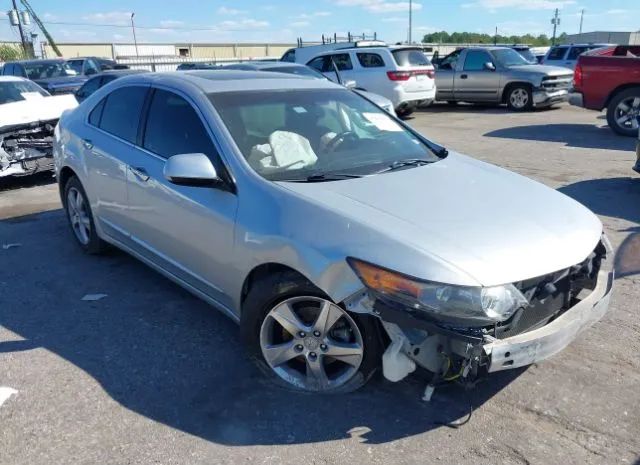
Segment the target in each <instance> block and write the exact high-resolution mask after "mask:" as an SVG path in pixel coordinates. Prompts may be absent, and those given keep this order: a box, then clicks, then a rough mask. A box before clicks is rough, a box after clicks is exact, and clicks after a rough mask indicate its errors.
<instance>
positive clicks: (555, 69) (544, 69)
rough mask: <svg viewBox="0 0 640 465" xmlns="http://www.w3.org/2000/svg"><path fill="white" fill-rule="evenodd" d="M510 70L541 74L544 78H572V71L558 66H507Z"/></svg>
mask: <svg viewBox="0 0 640 465" xmlns="http://www.w3.org/2000/svg"><path fill="white" fill-rule="evenodd" d="M509 69H510V70H513V71H521V72H523V73H535V74H541V75H544V76H565V75H567V76H573V71H571V70H570V69H567V68H562V67H560V66H549V65H518V66H509Z"/></svg>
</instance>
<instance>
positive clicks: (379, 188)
mask: <svg viewBox="0 0 640 465" xmlns="http://www.w3.org/2000/svg"><path fill="white" fill-rule="evenodd" d="M58 128H59V129H58V131H57V132H56V140H55V163H56V171H57V175H58V176H57V178H58V183H59V186H60V193H61V196H62V201H63V205H64V208H65V210H66V213H67V217H68V220H69V225H70V234H71V235H72V237H73V238H74V240H75V241H76V242H77V243H78V245H79V246H80V248H81V249H82V250H84V251H86V252H88V253H99V252H100V251H102V250H104V247H105V245H106V244H112V245H115V246H117V247H119V248H121V249H123V250H125V251H127V252H129V253H131V254H132V255H134V256H135V257H137V258H139V259H140V260H142V261H143V262H145V263H147V264H148V265H150V266H151V267H153V268H155V269H156V270H158V271H160V272H161V273H163V274H164V275H165V276H167V277H168V278H170V279H172V280H174V281H175V282H177V283H179V284H180V285H182V286H184V287H185V288H186V289H188V290H189V291H191V292H193V293H194V294H195V295H197V296H199V297H201V298H203V299H204V300H206V301H207V302H209V303H211V304H213V305H214V306H216V307H217V308H218V309H220V310H221V311H222V312H224V313H225V314H226V315H228V316H229V317H231V318H232V319H233V320H235V321H237V322H239V324H240V329H241V335H242V339H243V340H244V341H245V343H246V345H247V347H248V350H249V352H250V354H251V357H252V358H253V359H255V360H257V362H258V363H259V364H260V365H261V366H262V367H264V368H265V372H266V373H270V375H271V376H272V378H273V379H274V380H278V381H279V382H281V383H282V384H284V385H287V386H289V387H290V388H294V389H300V390H306V391H314V392H318V391H319V392H345V391H348V390H352V389H355V388H357V387H359V386H360V385H362V384H364V383H365V382H366V381H367V380H368V379H369V378H370V376H371V375H372V373H373V372H374V371H375V370H376V369H377V368H378V367H379V366H380V365H381V364H382V368H383V374H384V375H385V376H386V377H387V378H388V379H391V380H393V381H398V380H400V379H402V378H403V377H404V376H407V375H408V373H409V372H411V371H412V370H414V369H415V368H416V365H418V366H421V367H424V368H426V369H427V370H430V371H432V372H434V373H435V374H436V379H443V378H446V379H450V378H456V377H457V378H458V379H460V380H461V381H462V382H472V381H474V380H476V379H477V378H479V377H482V376H484V375H485V374H486V373H490V372H495V371H500V370H505V369H510V368H517V367H522V366H525V365H528V364H531V363H534V362H537V361H539V360H542V359H545V358H547V357H549V356H551V355H553V354H555V353H557V352H559V351H560V350H562V349H563V348H564V347H566V346H567V345H568V344H569V343H570V342H571V341H572V340H573V339H574V338H575V337H576V335H577V334H578V333H579V332H580V331H581V330H583V329H584V328H586V327H588V326H589V325H590V324H591V323H593V322H594V321H596V320H598V319H599V318H601V317H602V315H603V314H604V313H605V312H606V310H607V307H608V303H609V296H610V293H611V288H612V285H613V272H612V261H613V252H612V250H611V247H610V244H609V242H608V240H607V238H606V236H604V235H603V230H602V223H601V222H600V220H599V219H598V218H597V217H596V216H595V215H594V214H593V213H591V212H590V211H589V210H588V209H587V208H585V207H584V206H582V205H580V204H579V203H577V202H576V201H574V200H573V199H571V198H569V197H567V196H565V195H563V194H561V193H559V192H557V191H555V190H554V189H551V188H548V187H546V186H544V185H542V184H539V183H537V182H534V181H532V180H529V179H526V178H524V177H522V176H519V175H517V174H515V173H511V172H509V171H506V170H504V169H502V168H498V167H495V166H491V165H489V164H487V163H484V162H481V161H478V160H475V159H473V158H470V157H465V156H463V155H459V154H456V153H453V152H449V151H447V150H446V149H445V148H443V147H441V146H438V145H437V144H435V143H433V142H431V141H429V140H428V139H426V138H425V137H423V136H422V135H421V134H419V133H418V132H416V131H415V130H414V129H412V128H411V127H409V126H408V125H405V124H404V123H402V122H401V121H399V120H398V119H396V118H393V117H392V116H390V115H389V114H388V113H387V112H385V111H384V110H382V109H380V108H378V107H377V106H376V105H373V104H372V103H371V102H369V101H367V100H366V99H364V98H362V97H360V96H359V95H356V94H355V93H353V92H351V91H349V90H347V89H345V88H344V87H342V86H339V85H336V84H334V83H331V82H329V81H327V80H320V79H308V78H303V77H298V76H294V75H290V76H287V77H286V78H284V77H282V76H281V75H277V74H276V73H265V72H256V73H253V72H250V71H227V70H221V71H215V72H212V71H186V72H184V73H167V74H140V75H134V76H128V77H125V78H122V79H118V80H116V81H115V82H113V83H112V84H110V85H109V86H107V87H104V88H102V89H99V90H98V91H96V92H95V93H94V94H93V95H91V96H90V97H89V98H88V99H87V100H86V101H85V102H84V103H83V104H82V105H81V106H80V107H79V108H78V109H77V110H75V111H73V112H70V113H66V114H65V115H63V117H62V119H61V120H60V123H59V126H58ZM185 311H187V309H185ZM167 343H170V342H169V341H168V342H167Z"/></svg>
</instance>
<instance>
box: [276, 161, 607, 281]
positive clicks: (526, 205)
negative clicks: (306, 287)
mask: <svg viewBox="0 0 640 465" xmlns="http://www.w3.org/2000/svg"><path fill="white" fill-rule="evenodd" d="M280 184H281V185H282V186H284V187H285V188H287V189H290V190H292V191H295V192H296V193H297V194H299V195H303V196H305V197H306V198H307V200H309V201H311V202H314V203H316V204H320V205H321V206H323V207H325V208H327V209H330V210H333V211H335V212H337V213H339V214H341V215H342V216H343V217H346V218H350V219H351V220H352V221H358V222H361V223H364V224H366V225H367V227H369V228H374V229H375V231H376V232H377V233H381V234H384V235H385V236H386V237H387V238H389V239H390V240H392V241H394V242H395V243H401V244H403V245H408V246H411V247H413V248H414V249H415V250H417V251H420V252H421V253H424V254H427V255H431V256H432V257H434V258H437V259H439V260H440V261H442V262H446V263H448V264H450V265H452V266H454V267H455V268H457V269H458V270H460V272H462V273H465V274H467V275H469V276H471V277H473V278H474V279H475V280H476V281H477V282H478V283H480V284H482V285H484V286H493V285H499V284H506V283H512V282H517V281H522V280H525V279H529V278H534V277H538V276H542V275H544V274H547V273H551V272H553V271H558V270H561V269H564V268H568V267H570V266H572V265H575V264H577V263H579V262H581V261H583V260H584V259H586V258H587V256H588V255H589V254H590V253H591V252H592V251H593V250H594V248H595V247H596V245H597V243H598V241H599V240H600V237H601V234H602V224H601V222H600V220H599V219H598V218H597V217H596V216H595V215H594V214H593V213H592V212H591V211H589V210H588V209H587V208H585V207H584V206H582V205H581V204H579V203H578V202H576V201H575V200H573V199H571V198H569V197H567V196H565V195H564V194H561V193H559V192H557V191H555V190H553V189H550V188H548V187H546V186H544V185H542V184H539V183H537V182H535V181H532V180H530V179H528V178H525V177H522V176H520V175H517V174H515V173H512V172H510V171H507V170H504V169H502V168H498V167H496V166H493V165H489V164H486V163H483V162H480V161H477V160H474V159H472V158H469V157H465V156H462V155H459V154H454V153H451V154H450V155H449V156H448V157H447V158H446V159H444V160H441V161H439V162H437V163H433V164H431V165H426V166H421V167H416V168H410V169H405V170H402V171H396V172H391V173H386V174H380V175H374V176H368V177H364V178H357V179H350V180H344V181H333V182H322V183H292V182H286V183H280ZM327 227H331V226H330V225H328V226H327ZM362 240H366V238H363V239H362ZM358 258H362V259H365V260H366V259H367V257H358ZM416 259H418V260H419V255H418V254H416ZM379 264H380V265H382V266H387V267H392V266H393V268H394V269H396V270H397V271H400V272H403V271H404V272H405V273H406V272H407V271H406V270H403V269H398V268H399V267H401V265H400V264H399V263H396V264H393V263H379ZM412 268H414V267H412ZM414 269H415V268H414ZM426 273H428V272H426ZM407 274H410V273H407ZM417 277H419V278H422V279H431V280H437V279H436V277H434V276H428V275H423V276H417Z"/></svg>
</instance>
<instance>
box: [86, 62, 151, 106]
mask: <svg viewBox="0 0 640 465" xmlns="http://www.w3.org/2000/svg"><path fill="white" fill-rule="evenodd" d="M147 72H148V71H147V70H146V69H112V70H107V71H104V72H101V73H100V74H97V75H95V76H92V77H91V79H89V80H88V81H87V82H85V83H84V84H83V86H82V87H80V89H78V90H77V91H76V99H77V100H78V102H83V101H84V100H85V99H86V98H87V97H89V96H90V95H91V94H93V93H94V92H95V91H96V90H98V89H100V88H101V87H102V86H104V85H107V84H109V83H110V82H111V81H115V80H116V79H118V78H121V77H123V76H130V75H131V74H139V73H147Z"/></svg>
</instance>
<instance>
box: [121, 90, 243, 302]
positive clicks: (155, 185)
mask: <svg viewBox="0 0 640 465" xmlns="http://www.w3.org/2000/svg"><path fill="white" fill-rule="evenodd" d="M140 143H141V145H142V148H140V149H138V150H137V151H136V154H135V156H134V158H133V159H132V160H130V163H129V167H128V172H127V179H128V197H129V208H128V218H127V228H128V229H129V230H130V231H131V239H132V241H133V242H134V244H135V248H136V251H137V252H138V253H140V254H142V255H143V256H145V257H146V258H148V259H150V260H152V261H153V262H155V263H157V264H158V265H159V266H160V267H162V268H163V269H165V270H166V271H168V272H170V273H171V274H173V275H174V276H177V277H178V278H180V279H181V280H183V281H185V282H186V283H188V284H189V285H191V286H193V287H195V288H196V289H198V290H199V291H200V292H204V293H205V294H207V295H208V296H210V297H211V298H212V299H214V300H216V301H217V302H219V303H221V304H222V305H224V306H227V307H231V296H230V295H228V293H227V292H225V289H228V286H227V285H225V279H228V276H229V272H228V267H229V266H230V263H231V257H232V253H233V237H234V227H235V217H236V210H237V204H238V202H237V196H236V195H235V194H234V193H232V192H229V191H227V190H224V189H219V188H214V187H210V186H208V187H194V186H186V185H176V184H172V183H171V182H169V181H168V180H167V179H166V178H165V177H164V175H163V169H164V165H165V161H166V159H167V158H169V157H170V156H172V155H177V154H182V153H204V154H205V155H207V156H208V157H209V158H210V159H211V160H212V162H213V164H214V166H215V167H216V170H217V171H218V173H222V172H223V171H224V169H225V168H224V167H223V166H222V163H221V161H220V159H219V156H218V152H217V150H216V148H215V145H214V144H213V141H212V139H211V136H210V135H209V132H208V131H207V129H206V126H205V124H204V120H203V119H202V118H201V116H200V113H199V112H198V111H197V110H196V108H195V107H194V106H193V105H192V104H191V103H190V102H189V101H188V100H187V98H186V97H184V96H181V95H178V94H177V93H174V92H170V91H168V90H163V89H154V90H153V95H152V97H151V101H150V104H149V110H148V115H147V118H146V125H145V128H144V130H143V133H142V138H141V140H140Z"/></svg>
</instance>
